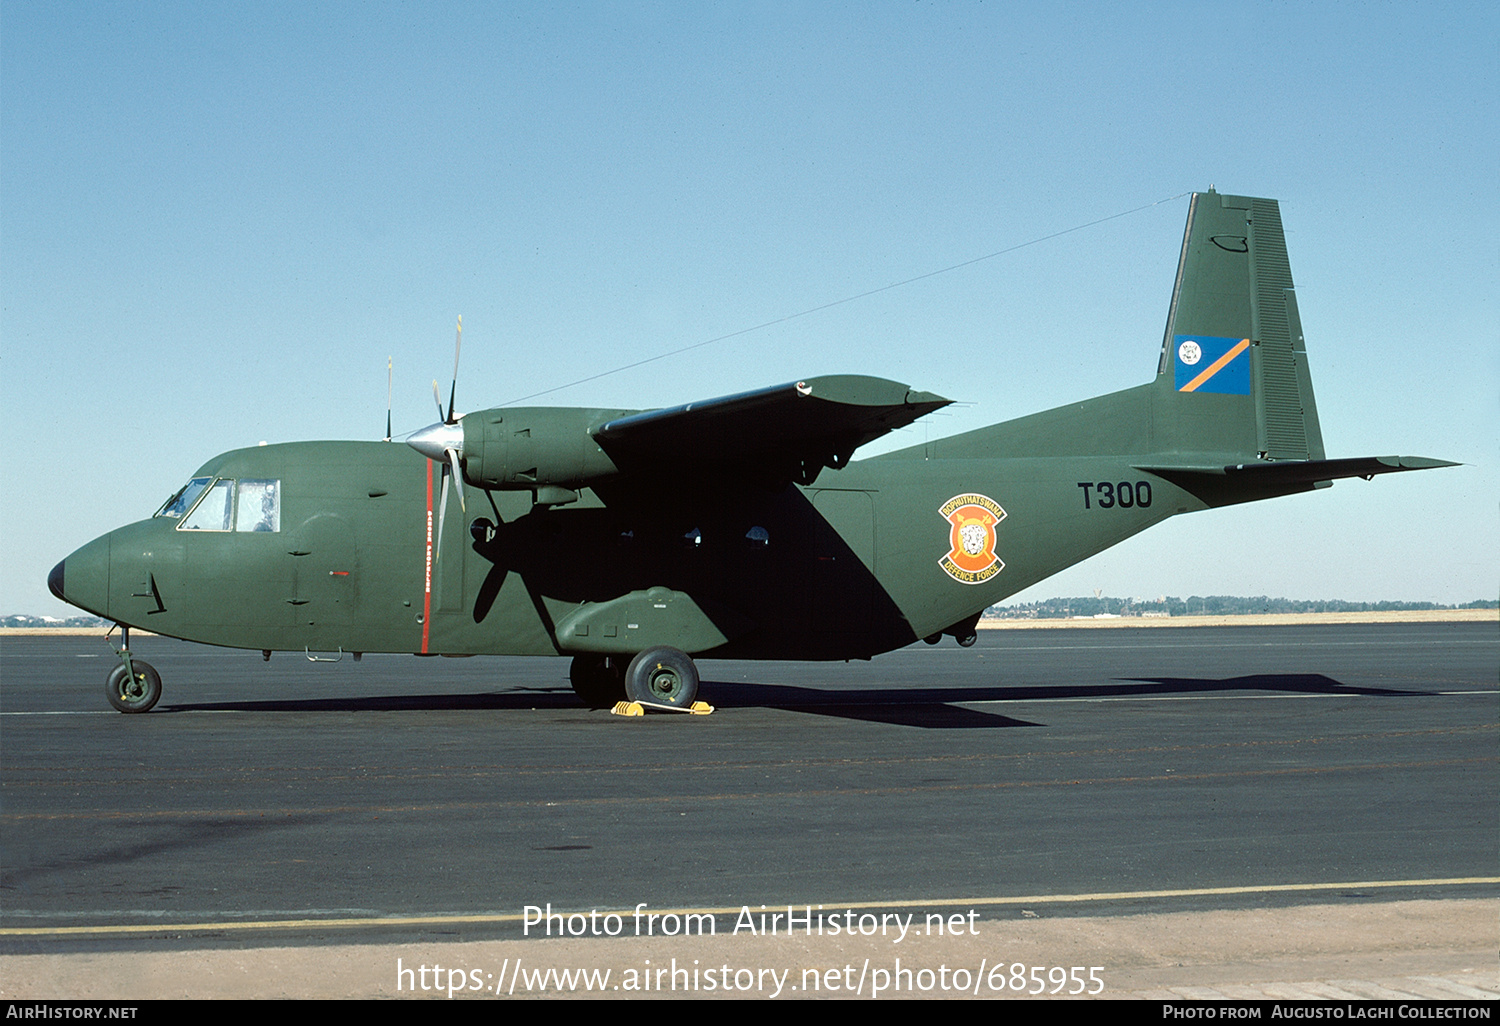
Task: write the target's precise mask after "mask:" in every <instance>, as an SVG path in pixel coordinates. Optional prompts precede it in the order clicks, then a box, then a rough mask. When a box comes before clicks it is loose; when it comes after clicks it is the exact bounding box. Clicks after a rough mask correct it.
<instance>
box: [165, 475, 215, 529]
mask: <svg viewBox="0 0 1500 1026" xmlns="http://www.w3.org/2000/svg"><path fill="white" fill-rule="evenodd" d="M212 480H213V478H211V477H195V478H193V479H192V480H191V481H189V482H188V483H187V484H185V485H183V486H182V487H181V488H179V489H177V494H176V495H174V496H172V497H171V498H170V499H168V500H167V501H166V502H165V503H163V504H162V507H161V509H159V510H157V511H156V515H157V516H159V517H172V518H173V519H177V518H179V517H181V516H182V515H183V514H184V513H186V512H187V511H188V510H190V509H192V508H193V503H194V501H196V500H197V498H198V496H200V495H202V494H203V489H205V488H207V487H208V483H209V482H210V481H212Z"/></svg>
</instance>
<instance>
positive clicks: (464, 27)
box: [0, 0, 1500, 615]
mask: <svg viewBox="0 0 1500 1026" xmlns="http://www.w3.org/2000/svg"><path fill="white" fill-rule="evenodd" d="M1497 30H1500V16H1497V15H1496V14H1495V13H1494V9H1493V6H1492V5H1480V4H1472V5H1470V4H1428V5H1404V4H1389V5H1387V4H1331V3H1317V4H1300V3H1239V4H1232V5H1231V4H1203V3H1186V4H1180V5H1175V4H1140V5H1107V4H1062V5H1040V4H1003V3H1002V4H995V3H930V4H929V3H857V4H849V5H843V4H835V3H811V4H779V3H763V4H749V3H737V4H725V5H716V4H639V3H603V4H575V5H526V4H505V5H493V4H477V5H467V4H444V5H432V4H424V5H417V4H405V5H403V4H371V5H352V4H334V5H316V4H307V3H299V4H220V5H215V4H203V3H194V4H182V5H175V4H168V3H160V4H149V5H148V4H137V3H124V4H109V3H90V4H84V5H60V4H44V3H18V2H14V0H7V2H5V3H4V4H3V5H0V400H3V402H0V425H3V431H4V440H5V446H4V456H3V459H4V467H5V470H6V472H7V473H6V479H7V481H8V482H9V484H10V486H9V487H8V488H6V489H5V490H4V494H3V495H0V544H3V552H4V558H3V563H0V613H9V612H35V613H47V614H52V615H64V614H65V612H66V610H67V607H64V606H62V605H61V604H60V603H57V602H56V601H55V600H53V599H52V597H51V596H50V595H49V594H47V591H46V587H45V576H46V573H47V570H48V569H49V568H50V567H51V566H52V565H53V564H54V563H55V562H57V561H58V560H59V559H61V558H62V557H63V556H65V555H67V553H69V552H70V551H72V550H73V549H75V548H77V547H78V546H79V545H81V544H83V543H84V542H86V541H88V540H89V539H91V538H93V537H95V536H97V535H99V534H102V533H104V532H105V531H107V530H109V529H111V528H113V527H116V526H119V525H121V524H123V523H126V522H129V521H131V520H135V519H140V518H142V517H145V516H149V515H150V514H151V513H152V512H153V511H154V510H155V509H156V507H157V506H158V505H159V504H160V503H161V501H162V500H163V499H164V498H166V496H167V495H168V494H169V493H171V492H172V491H173V490H174V489H175V488H176V487H177V486H178V485H180V484H181V483H182V482H183V481H184V480H185V479H186V478H187V477H188V475H189V474H190V473H191V472H192V471H193V470H194V469H195V468H197V467H198V466H199V465H200V464H202V463H203V462H204V461H205V460H207V459H208V458H209V457H211V456H213V455H214V454H216V453H218V452H221V451H224V450H227V449H232V448H237V447H240V446H243V445H253V444H255V443H256V442H258V441H261V440H269V441H285V440H292V439H305V438H378V437H380V436H381V435H382V434H383V433H384V419H385V410H384V404H385V389H386V380H385V361H386V357H387V356H391V357H393V358H394V362H395V376H396V383H395V410H394V419H395V425H396V431H397V433H398V434H400V433H404V432H409V431H412V430H415V429H417V428H420V427H422V426H424V425H426V424H428V423H430V422H431V421H432V420H433V419H434V416H435V414H434V408H433V404H432V398H431V380H432V379H433V378H440V379H442V380H443V383H444V384H443V387H444V390H445V391H446V388H447V379H448V376H449V373H450V370H451V366H452V364H451V347H452V338H453V323H454V319H455V317H456V316H457V315H459V314H462V315H463V317H464V327H465V332H464V335H465V345H464V354H463V366H462V368H461V372H460V380H459V386H458V405H459V408H460V410H465V409H476V408H481V407H486V406H493V405H499V404H501V403H505V402H508V401H511V400H514V399H517V398H520V397H522V396H527V395H530V394H532V393H535V392H539V391H542V390H544V389H553V388H556V387H558V386H564V385H568V384H569V383H570V382H574V381H577V380H578V379H580V378H585V377H588V376H590V375H592V374H596V373H598V372H600V371H605V370H610V369H612V368H615V367H619V366H621V365H624V364H629V363H633V362H635V361H638V360H641V359H644V358H646V357H650V356H655V355H657V354H659V353H663V352H667V351H670V350H675V349H679V348H682V347H685V346H689V345H693V344H694V343H697V342H702V341H704V340H706V339H710V338H716V337H718V336H720V335H724V334H727V333H730V332H735V331H738V330H740V329H743V328H746V327H750V326H752V325H756V324H760V323H763V322H766V321H770V320H773V319H776V318H781V317H784V316H785V315H788V314H792V313H796V312H798V311H802V310H806V309H809V308H811V307H816V306H819V305H821V304H825V303H828V302H831V301H833V300H838V299H842V298H844V297H847V296H850V295H854V294H857V293H861V292H865V291H868V290H870V289H875V288H879V287H881V286H883V285H887V284H890V283H891V282H895V281H900V280H904V279H907V278H910V277H913V276H915V275H919V274H923V273H925V272H928V271H932V270H936V269H938V268H942V267H947V266H950V265H953V264H957V263H960V262H962V261H965V260H969V259H971V258H973V257H976V256H980V255H983V254H986V253H992V252H995V251H997V250H1001V249H1004V248H1007V247H1010V246H1014V245H1016V244H1018V243H1024V242H1027V241H1029V240H1033V239H1037V238H1039V237H1041V236H1045V235H1049V234H1051V233H1054V232H1057V231H1059V230H1062V229H1066V228H1071V227H1074V226H1076V225H1080V224H1084V223H1086V222H1089V221H1093V220H1096V219H1098V218H1103V217H1107V216H1109V215H1112V214H1117V213H1120V212H1121V211H1125V210H1131V209H1134V208H1137V207H1141V206H1143V205H1145V204H1150V203H1153V202H1154V201H1157V200H1161V199H1164V198H1166V197H1172V196H1178V195H1179V194H1182V193H1185V192H1188V191H1190V190H1193V189H1203V188H1206V187H1208V186H1209V185H1210V184H1213V185H1216V186H1217V187H1218V188H1219V189H1220V191H1224V192H1235V193H1242V194H1249V195H1261V196H1271V197H1275V198H1277V199H1279V200H1280V201H1281V204H1282V216H1283V220H1284V222H1285V225H1286V228H1287V236H1288V238H1287V241H1288V247H1289V251H1290V255H1291V260H1292V271H1293V275H1294V277H1295V279H1296V282H1297V286H1298V299H1299V306H1300V309H1301V314H1302V319H1303V326H1304V329H1305V331H1306V335H1307V339H1308V349H1309V357H1310V360H1311V364H1312V374H1313V380H1314V383H1315V385H1316V388H1317V398H1318V407H1319V412H1320V414H1321V418H1322V427H1323V433H1324V438H1325V441H1326V443H1327V448H1328V453H1329V455H1330V456H1358V455H1385V454H1395V453H1401V454H1411V455H1426V456H1436V457H1441V458H1446V459H1452V460H1460V461H1462V462H1464V463H1465V464H1466V465H1465V466H1464V467H1461V468H1456V469H1450V470H1442V471H1432V472H1428V473H1424V474H1413V475H1402V476H1399V477H1387V478H1382V479H1377V480H1376V481H1374V482H1371V483H1365V482H1360V481H1355V482H1346V483H1341V484H1339V485H1336V486H1335V487H1334V488H1332V489H1329V490H1325V491H1323V492H1320V493H1317V494H1315V495H1308V496H1300V497H1293V498H1288V499H1282V500H1277V501H1274V502H1271V503H1263V504H1256V505H1252V506H1246V507H1239V508H1235V509H1229V510H1220V511H1215V512H1211V513H1205V514H1197V515H1194V516H1191V517H1182V518H1177V519H1174V520H1173V521H1171V522H1169V523H1167V524H1166V525H1163V526H1162V527H1159V528H1156V529H1154V530H1153V531H1151V532H1147V533H1146V534H1144V535H1141V536H1139V537H1137V538H1135V539H1133V540H1131V541H1129V542H1127V543H1126V544H1125V545H1123V546H1120V547H1118V548H1116V549H1114V550H1112V551H1110V552H1108V553H1105V554H1103V555H1102V556H1100V557H1096V558H1095V559H1093V560H1090V561H1089V562H1087V563H1085V564H1082V565H1080V566H1079V567H1077V568H1074V569H1073V570H1070V571H1067V572H1065V573H1064V574H1062V575H1059V576H1058V577H1056V578H1053V579H1052V580H1050V581H1048V582H1046V583H1044V584H1042V585H1041V586H1039V587H1038V588H1034V589H1032V590H1031V591H1030V592H1028V593H1023V594H1021V595H1019V596H1017V598H1018V599H1026V598H1036V597H1047V596H1050V595H1056V594H1087V593H1090V592H1091V591H1092V590H1093V589H1094V588H1102V589H1103V590H1104V591H1105V593H1107V594H1115V595H1139V596H1155V595H1158V594H1176V595H1183V596H1185V595H1188V594H1223V593H1232V594H1262V593H1266V594H1272V595H1286V596H1289V597H1298V598H1313V597H1336V598H1346V599H1354V600H1360V599H1387V598H1389V599H1407V600H1434V601H1443V602H1455V601H1467V600H1470V599H1474V598H1479V597H1494V596H1495V594H1496V591H1497V588H1500V584H1497V582H1500V545H1497V541H1500V530H1497V528H1500V516H1497V504H1500V474H1497V468H1496V464H1497V459H1496V457H1497V441H1500V338H1497V328H1496V324H1497V317H1496V314H1497V310H1496V306H1497V302H1496V292H1497V282H1500V273H1497V272H1500V241H1497V240H1500V217H1497V202H1496V194H1497V192H1496V184H1497V181H1500V175H1497V169H1500V161H1497V148H1500V142H1497V140H1500V125H1497V120H1500V119H1497V111H1500V103H1497V100H1500V67H1497V47H1496V42H1495V41H1496V39H1497V38H1500V31H1497ZM1186 209H1187V200H1186V199H1176V200H1173V201H1171V202H1166V203H1161V204H1159V205H1155V206H1150V207H1148V208H1147V209H1145V210H1141V211H1139V212H1137V213H1133V214H1131V215H1129V216H1126V217H1121V218H1117V219H1115V220H1111V221H1108V222H1107V223H1105V224H1102V225H1099V226H1097V227H1094V228H1090V229H1087V230H1085V231H1080V232H1076V233H1072V234H1069V235H1066V236H1063V237H1062V238H1058V239H1053V240H1050V241H1047V242H1042V243H1039V244H1037V245H1034V246H1028V247H1025V248H1023V249H1020V250H1017V251H1015V252H1011V253H1007V254H1005V255H1003V256H999V257H996V258H994V259H992V260H987V261H983V262H981V263H977V264H974V265H971V266H969V267H966V268H963V269H961V270H957V271H953V272H951V273H948V274H943V275H939V276H936V277H933V278H928V279H925V280H923V281H920V282H916V283H913V284H911V285H907V286H903V287H902V288H898V289H893V290H890V291H887V292H882V293H880V294H878V295H876V296H872V297H870V298H867V299H863V300H860V301H858V302H854V303H848V304H844V305H841V306H838V307H835V308H833V309H830V310H826V311H823V312H821V313H817V314H813V315H810V316H807V317H801V318H797V319H794V320H790V321H785V322H782V323H779V324H777V325H776V326H774V327H771V328H767V329H764V330H762V331H757V332H752V333H749V334H745V335H741V336H738V337H736V338H733V339H731V340H729V341H725V342H722V343H717V344H715V345H712V346H706V347H703V348H701V349H697V350H694V351H693V352H692V353H689V354H685V355H682V356H678V357H674V358H671V359H667V360H662V361H658V362H655V363H651V364H649V365H647V366H644V367H639V368H636V369H633V370H629V371H625V372H622V373H619V374H613V375H610V376H607V377H604V378H600V379H597V380H594V381H591V382H588V383H587V384H584V385H579V386H575V387H572V388H565V389H562V390H561V391H557V392H553V393H551V394H550V395H549V396H548V397H547V398H546V399H543V400H538V401H539V402H547V403H557V404H576V405H587V406H616V407H629V408H650V407H655V406H663V405H674V404H677V403H681V402H687V401H690V400H693V399H698V398H705V397H708V396H714V395H720V394H725V393H731V392H737V391H743V390H745V389H747V388H753V387H758V386H761V385H767V384H773V383H777V382H782V381H788V380H793V379H797V378H801V377H807V376H811V375H815V374H823V373H862V374H874V375H879V376H883V377H890V378H895V379H897V380H901V381H906V382H909V383H911V384H913V385H916V386H917V387H919V388H924V389H928V390H931V391H935V392H939V393H941V394H943V395H947V396H950V397H953V398H955V399H959V400H963V401H964V402H965V403H966V404H967V405H964V406H961V407H958V408H955V409H953V410H951V411H946V412H945V413H944V414H941V415H939V416H936V417H934V418H932V422H931V424H930V425H929V426H926V427H924V426H923V425H920V424H919V425H917V426H915V427H913V428H910V429H907V430H906V431H905V432H903V433H900V434H898V436H896V439H895V441H894V442H893V443H892V445H896V444H915V443H917V442H920V441H922V439H923V438H924V437H925V432H928V431H930V432H931V433H932V434H933V435H934V436H937V435H944V434H951V433H955V432H958V431H962V430H967V429H969V428H972V427H977V426H981V425H983V424H987V423H992V422H995V421H999V420H1005V419H1008V418H1010V417H1014V416H1019V415H1022V414H1025V413H1030V412H1034V411H1036V410H1039V409H1045V408H1048V407H1051V406H1056V405H1060V404H1062V403H1066V402H1070V401H1073V400H1076V399H1080V398H1084V397H1087V396H1091V395H1096V394H1099V393H1103V392H1108V391H1113V390H1116V389H1119V388H1124V387H1128V386H1130V385H1134V384H1139V383H1141V382H1143V381H1146V380H1148V379H1149V377H1150V376H1151V374H1152V373H1154V370H1155V366H1156V357H1157V351H1158V347H1159V345H1160V340H1161V332H1162V326H1163V323H1164V321H1165V317H1166V312H1167V303H1168V299H1169V296H1170V290H1171V285H1172V279H1173V274H1174V272H1175V267H1176V258H1177V251H1178V247H1179V245H1180V240H1181V233H1182V225H1183V221H1184V218H1185V216H1186Z"/></svg>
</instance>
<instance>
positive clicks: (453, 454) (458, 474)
mask: <svg viewBox="0 0 1500 1026" xmlns="http://www.w3.org/2000/svg"><path fill="white" fill-rule="evenodd" d="M443 455H445V456H447V457H448V466H449V468H450V469H451V470H452V473H453V480H454V481H455V482H456V489H457V491H458V508H459V509H460V510H462V511H463V512H465V513H467V512H469V507H468V506H465V505H464V474H463V470H462V469H461V468H460V467H459V465H458V450H457V449H448V450H446V451H445V452H444V454H443ZM444 480H447V479H446V478H445V479H444Z"/></svg>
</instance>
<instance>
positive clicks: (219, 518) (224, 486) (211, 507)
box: [177, 480, 234, 531]
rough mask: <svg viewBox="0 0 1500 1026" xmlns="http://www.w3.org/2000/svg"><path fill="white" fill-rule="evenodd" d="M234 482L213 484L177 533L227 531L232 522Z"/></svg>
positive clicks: (180, 525) (221, 481) (222, 481)
mask: <svg viewBox="0 0 1500 1026" xmlns="http://www.w3.org/2000/svg"><path fill="white" fill-rule="evenodd" d="M233 495H234V482H233V481H224V480H219V481H215V482H214V483H213V487H211V488H209V489H208V491H207V493H205V494H204V496H203V498H201V499H199V500H198V505H196V506H194V507H193V511H192V512H191V513H189V514H188V515H187V517H186V518H184V519H183V521H182V523H181V524H179V525H178V527H177V530H179V531H227V530H229V526H230V524H231V523H232V522H233V521H232V519H231V518H232V517H233V514H234V505H233V503H232V502H231V498H232V497H233Z"/></svg>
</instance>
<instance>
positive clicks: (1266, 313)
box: [1153, 189, 1324, 460]
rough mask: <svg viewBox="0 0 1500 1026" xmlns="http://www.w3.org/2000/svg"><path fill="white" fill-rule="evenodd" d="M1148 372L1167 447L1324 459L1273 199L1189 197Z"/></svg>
mask: <svg viewBox="0 0 1500 1026" xmlns="http://www.w3.org/2000/svg"><path fill="white" fill-rule="evenodd" d="M1156 373H1157V377H1156V388H1157V390H1158V391H1157V396H1156V399H1157V401H1156V403H1154V404H1153V405H1154V406H1155V409H1156V422H1157V423H1156V427H1157V439H1158V442H1159V443H1163V442H1164V443H1166V444H1165V445H1164V446H1163V448H1165V449H1166V450H1168V451H1177V452H1183V453H1186V452H1195V453H1206V452H1214V453H1226V454H1227V453H1233V454H1237V455H1239V456H1241V457H1243V458H1244V459H1247V460H1248V459H1260V460H1321V459H1323V458H1324V452H1323V434H1322V432H1321V430H1319V427H1318V411H1317V406H1316V405H1315V403H1314V401H1313V389H1312V376H1311V374H1310V373H1309V372H1308V367H1307V349H1306V347H1305V345H1304V343H1303V339H1302V322H1301V319H1300V318H1299V317H1298V315H1297V297H1296V292H1295V291H1294V290H1293V286H1292V271H1291V266H1290V264H1289V263H1288V261H1287V255H1286V238H1285V236H1284V235H1283V234H1282V229H1281V211H1280V208H1279V207H1278V206H1277V203H1276V201H1275V200H1270V199H1253V198H1250V197H1246V196H1224V195H1220V194H1219V193H1217V192H1214V191H1213V190H1212V189H1210V190H1209V191H1208V192H1200V193H1194V194H1193V200H1192V204H1191V205H1190V206H1189V207H1188V221H1187V231H1186V233H1185V235H1184V237H1183V240H1182V256H1181V258H1180V260H1179V261H1178V265H1177V284H1176V286H1175V287H1174V289H1173V290H1172V307H1171V310H1170V312H1169V313H1168V315H1167V330H1166V335H1165V338H1164V339H1163V340H1162V351H1161V359H1160V361H1159V363H1158V365H1157V372H1156Z"/></svg>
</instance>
